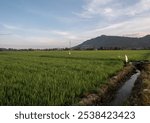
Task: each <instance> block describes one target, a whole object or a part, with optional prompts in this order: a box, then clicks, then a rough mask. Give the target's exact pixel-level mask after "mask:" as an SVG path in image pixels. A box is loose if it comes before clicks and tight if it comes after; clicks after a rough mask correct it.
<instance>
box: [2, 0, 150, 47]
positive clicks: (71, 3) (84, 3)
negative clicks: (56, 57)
mask: <svg viewBox="0 0 150 123" xmlns="http://www.w3.org/2000/svg"><path fill="white" fill-rule="evenodd" d="M102 34H105V35H118V36H133V37H140V36H144V35H146V34H150V0H0V47H6V48H8V47H11V48H54V47H68V46H69V41H71V44H72V46H74V45H77V44H79V43H81V42H83V41H85V40H86V39H90V38H94V37H96V36H100V35H102Z"/></svg>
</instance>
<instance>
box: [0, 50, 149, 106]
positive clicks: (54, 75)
mask: <svg viewBox="0 0 150 123" xmlns="http://www.w3.org/2000/svg"><path fill="white" fill-rule="evenodd" d="M125 54H126V55H127V56H128V57H129V61H132V60H150V50H135V51H130V50H122V51H121V50H120V51H71V55H69V54H68V51H7V52H0V105H17V106H19V105H37V106H38V105H42V106H44V105H46V106H48V105H76V104H77V103H78V102H79V100H80V98H81V96H82V95H83V93H86V92H93V91H96V90H97V89H98V88H99V87H100V86H101V85H102V84H106V83H107V80H108V78H110V77H111V76H113V75H114V74H115V73H116V72H118V71H120V70H121V69H123V65H124V55H125Z"/></svg>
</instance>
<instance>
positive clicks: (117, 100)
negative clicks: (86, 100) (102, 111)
mask: <svg viewBox="0 0 150 123" xmlns="http://www.w3.org/2000/svg"><path fill="white" fill-rule="evenodd" d="M139 75H140V71H139V70H137V71H136V73H135V74H133V75H132V76H131V77H130V78H129V79H128V80H127V81H126V82H125V83H124V84H123V85H122V87H121V88H120V89H119V90H118V91H117V92H116V94H115V97H114V99H113V100H112V101H111V102H110V103H109V105H111V106H119V105H123V102H124V101H126V100H127V98H128V97H129V96H130V94H131V91H132V88H133V87H134V83H135V81H136V80H137V78H138V76H139Z"/></svg>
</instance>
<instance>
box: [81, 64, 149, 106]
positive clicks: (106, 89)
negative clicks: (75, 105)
mask: <svg viewBox="0 0 150 123" xmlns="http://www.w3.org/2000/svg"><path fill="white" fill-rule="evenodd" d="M79 105H82V106H83V105H85V106H124V105H150V62H149V61H133V62H130V63H129V64H127V65H126V66H125V67H124V68H123V70H122V71H120V72H118V73H117V74H116V75H115V76H113V77H111V78H110V79H109V80H108V82H107V83H106V84H103V85H101V87H100V88H99V89H98V91H97V92H95V93H89V94H85V95H83V98H82V99H81V101H80V102H79Z"/></svg>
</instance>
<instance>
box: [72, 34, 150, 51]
mask: <svg viewBox="0 0 150 123" xmlns="http://www.w3.org/2000/svg"><path fill="white" fill-rule="evenodd" d="M73 49H150V35H147V36H144V37H141V38H132V37H121V36H106V35H102V36H99V37H96V38H93V39H90V40H87V41H85V42H83V43H82V44H80V45H77V46H75V47H73Z"/></svg>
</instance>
